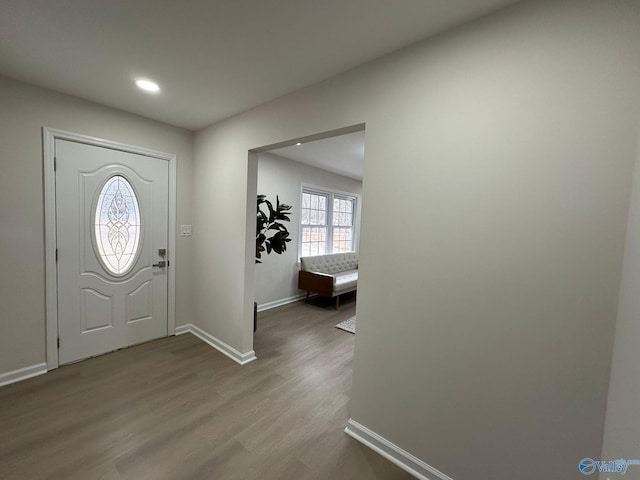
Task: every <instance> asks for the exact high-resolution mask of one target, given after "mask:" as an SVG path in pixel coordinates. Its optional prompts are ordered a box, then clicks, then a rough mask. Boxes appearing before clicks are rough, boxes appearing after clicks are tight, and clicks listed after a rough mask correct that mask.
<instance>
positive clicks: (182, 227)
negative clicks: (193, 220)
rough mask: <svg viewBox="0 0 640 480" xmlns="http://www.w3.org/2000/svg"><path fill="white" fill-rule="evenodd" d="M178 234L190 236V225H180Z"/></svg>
mask: <svg viewBox="0 0 640 480" xmlns="http://www.w3.org/2000/svg"><path fill="white" fill-rule="evenodd" d="M180 236H181V237H190V236H191V225H180Z"/></svg>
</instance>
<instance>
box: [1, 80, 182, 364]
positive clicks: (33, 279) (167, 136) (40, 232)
mask: <svg viewBox="0 0 640 480" xmlns="http://www.w3.org/2000/svg"><path fill="white" fill-rule="evenodd" d="M0 106H1V107H0V219H2V223H3V226H2V229H0V251H1V252H3V254H2V266H3V271H4V275H2V276H1V277H0V374H2V373H7V372H10V371H13V370H17V369H19V368H24V367H28V366H31V365H35V364H38V363H42V362H45V361H46V359H45V290H44V289H45V277H44V196H43V188H44V186H43V167H42V165H43V163H42V127H50V128H55V129H59V130H66V131H71V132H74V133H80V134H84V135H90V136H94V137H99V138H104V139H107V140H113V141H117V142H121V143H127V144H132V145H136V146H141V147H146V148H150V149H153V150H160V151H164V152H168V153H176V154H177V156H178V179H177V181H178V212H177V214H178V218H177V220H178V224H181V223H182V224H185V223H187V224H188V223H191V192H190V190H191V189H190V185H191V182H192V171H191V170H192V153H193V152H192V149H193V134H192V133H191V132H189V131H187V130H183V129H179V128H175V127H170V126H168V125H164V124H161V123H159V122H155V121H151V120H146V119H143V118H141V117H138V116H136V115H131V114H127V113H123V112H120V111H117V110H114V109H111V108H108V107H104V106H100V105H97V104H95V103H90V102H86V101H83V100H80V99H77V98H73V97H69V96H66V95H61V94H57V93H53V92H51V91H48V90H44V89H40V88H36V87H32V86H28V85H26V84H24V83H20V82H16V81H13V80H10V79H7V78H3V77H0ZM176 255H177V257H176V263H177V265H176V289H177V291H176V297H177V298H176V323H177V324H178V325H179V324H181V323H190V322H191V317H192V308H191V304H192V299H191V290H192V289H191V274H190V270H191V238H188V237H178V242H177V252H176Z"/></svg>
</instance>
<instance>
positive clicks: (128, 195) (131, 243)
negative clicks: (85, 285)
mask: <svg viewBox="0 0 640 480" xmlns="http://www.w3.org/2000/svg"><path fill="white" fill-rule="evenodd" d="M94 222H95V234H96V235H95V241H96V247H97V249H98V253H99V254H100V258H101V260H102V263H103V265H104V266H105V268H106V269H107V270H108V271H109V272H111V273H113V274H114V275H124V274H125V273H127V271H129V269H130V268H131V267H132V266H133V262H134V260H135V259H136V255H137V254H138V248H139V247H140V234H141V228H140V208H139V207H138V199H137V197H136V194H135V192H134V190H133V187H132V186H131V184H130V183H129V181H128V180H127V179H126V178H124V177H123V176H121V175H114V176H113V177H111V178H109V179H108V180H107V181H106V183H105V184H104V186H103V187H102V190H101V191H100V195H99V196H98V204H97V206H96V215H95V220H94Z"/></svg>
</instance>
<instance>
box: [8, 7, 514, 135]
mask: <svg viewBox="0 0 640 480" xmlns="http://www.w3.org/2000/svg"><path fill="white" fill-rule="evenodd" d="M516 1H517V0H392V1H390V0H0V74H3V75H6V76H8V77H12V78H16V79H19V80H23V81H26V82H29V83H33V84H36V85H40V86H43V87H47V88H51V89H53V90H57V91H60V92H63V93H67V94H71V95H75V96H78V97H82V98H85V99H88V100H92V101H95V102H98V103H102V104H105V105H109V106H113V107H116V108H119V109H122V110H126V111H129V112H132V113H136V114H139V115H142V116H145V117H149V118H153V119H156V120H160V121H163V122H167V123H170V124H173V125H177V126H181V127H185V128H189V129H198V128H201V127H204V126H206V125H209V124H211V123H213V122H216V121H219V120H221V119H224V118H226V117H229V116H231V115H234V114H236V113H239V112H242V111H245V110H248V109H250V108H252V107H254V106H256V105H259V104H261V103H264V102H266V101H268V100H271V99H274V98H277V97H279V96H281V95H284V94H286V93H289V92H291V91H293V90H296V89H298V88H301V87H304V86H307V85H310V84H313V83H315V82H318V81H320V80H323V79H325V78H329V77H331V76H333V75H335V74H337V73H340V72H343V71H345V70H348V69H350V68H352V67H354V66H356V65H359V64H362V63H364V62H367V61H369V60H372V59H374V58H377V57H379V56H381V55H384V54H386V53H389V52H392V51H394V50H397V49H399V48H401V47H404V46H406V45H409V44H411V43H414V42H416V41H418V40H420V39H423V38H426V37H428V36H431V35H434V34H435V33H438V32H441V31H443V30H446V29H448V28H450V27H452V26H454V25H458V24H460V23H463V22H466V21H468V20H471V19H473V18H476V17H478V16H481V15H483V14H486V13H489V12H490V11H493V10H496V9H498V8H501V7H503V6H505V5H508V4H511V3H515V2H516ZM134 77H148V78H151V79H153V80H155V81H156V82H157V83H159V85H160V87H161V88H162V92H161V93H160V94H158V95H155V96H152V95H149V94H144V93H142V92H140V91H138V90H137V89H136V87H135V86H134V85H133V78H134Z"/></svg>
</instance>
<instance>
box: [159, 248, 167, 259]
mask: <svg viewBox="0 0 640 480" xmlns="http://www.w3.org/2000/svg"><path fill="white" fill-rule="evenodd" d="M158 255H160V256H161V257H162V258H164V257H166V256H167V249H166V248H159V249H158Z"/></svg>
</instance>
